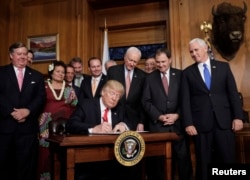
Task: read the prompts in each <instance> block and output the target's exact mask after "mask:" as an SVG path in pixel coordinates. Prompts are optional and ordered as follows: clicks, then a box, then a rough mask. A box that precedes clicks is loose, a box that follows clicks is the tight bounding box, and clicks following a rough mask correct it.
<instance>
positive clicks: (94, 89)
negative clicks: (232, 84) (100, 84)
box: [92, 78, 97, 96]
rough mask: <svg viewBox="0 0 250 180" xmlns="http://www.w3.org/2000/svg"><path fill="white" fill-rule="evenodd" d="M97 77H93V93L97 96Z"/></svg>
mask: <svg viewBox="0 0 250 180" xmlns="http://www.w3.org/2000/svg"><path fill="white" fill-rule="evenodd" d="M96 80H97V79H96V78H93V82H92V94H93V96H95V92H96Z"/></svg>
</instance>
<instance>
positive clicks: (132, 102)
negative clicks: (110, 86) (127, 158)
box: [108, 64, 146, 130]
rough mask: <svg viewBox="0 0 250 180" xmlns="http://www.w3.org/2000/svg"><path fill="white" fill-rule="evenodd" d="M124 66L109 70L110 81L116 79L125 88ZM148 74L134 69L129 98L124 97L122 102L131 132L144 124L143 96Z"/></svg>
mask: <svg viewBox="0 0 250 180" xmlns="http://www.w3.org/2000/svg"><path fill="white" fill-rule="evenodd" d="M124 71H125V70H124V64H121V65H116V66H112V67H110V68H109V70H108V79H114V80H117V81H119V82H121V83H122V84H123V86H124V87H126V86H125V84H126V83H125V72H124ZM145 77H146V73H145V72H144V71H142V70H141V69H139V68H137V67H136V68H135V69H134V73H133V77H132V82H131V85H130V89H129V93H128V97H127V98H126V95H124V96H123V97H122V98H121V100H120V102H121V103H122V105H123V107H124V110H125V118H126V119H127V120H128V123H129V126H130V127H131V128H132V129H131V130H136V127H137V124H138V123H144V110H143V108H142V104H141V95H142V90H143V84H144V80H145Z"/></svg>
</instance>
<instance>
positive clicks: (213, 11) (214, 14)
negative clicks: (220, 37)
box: [212, 5, 218, 16]
mask: <svg viewBox="0 0 250 180" xmlns="http://www.w3.org/2000/svg"><path fill="white" fill-rule="evenodd" d="M212 14H213V16H217V15H218V14H217V13H216V12H215V10H214V5H213V7H212Z"/></svg>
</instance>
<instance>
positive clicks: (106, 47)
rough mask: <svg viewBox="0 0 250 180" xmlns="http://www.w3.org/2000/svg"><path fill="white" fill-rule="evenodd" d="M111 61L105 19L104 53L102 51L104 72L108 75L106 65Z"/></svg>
mask: <svg viewBox="0 0 250 180" xmlns="http://www.w3.org/2000/svg"><path fill="white" fill-rule="evenodd" d="M109 60H110V57H109V45H108V28H107V22H106V18H105V19H104V41H103V51H102V72H103V74H105V75H106V74H107V72H106V69H105V63H106V62H107V61H109Z"/></svg>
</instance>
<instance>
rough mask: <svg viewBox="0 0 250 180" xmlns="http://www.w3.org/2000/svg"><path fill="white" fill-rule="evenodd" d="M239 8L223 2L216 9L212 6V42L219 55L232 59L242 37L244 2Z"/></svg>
mask: <svg viewBox="0 0 250 180" xmlns="http://www.w3.org/2000/svg"><path fill="white" fill-rule="evenodd" d="M243 5H244V7H243V8H240V7H237V6H232V5H231V4H229V3H226V2H223V3H221V4H219V5H218V7H217V10H215V8H214V6H213V8H212V14H213V29H212V43H213V45H214V47H215V48H216V49H217V51H218V52H219V53H220V54H221V56H222V57H223V58H225V59H227V60H232V59H233V58H234V56H235V54H236V52H237V51H238V50H239V48H240V45H241V44H242V42H243V38H244V23H245V20H246V15H245V14H246V11H247V6H246V3H245V2H243Z"/></svg>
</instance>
